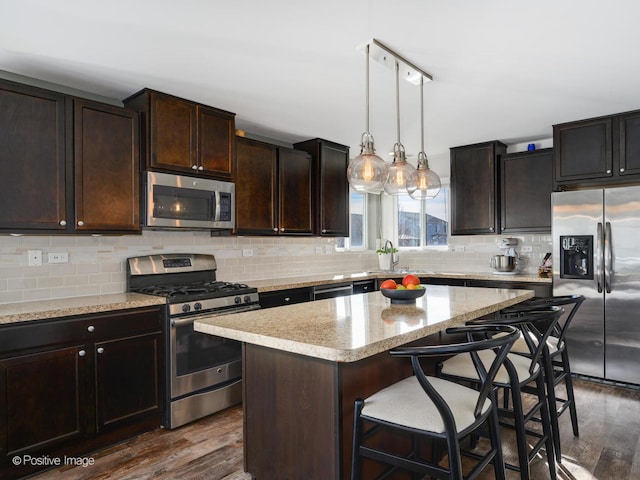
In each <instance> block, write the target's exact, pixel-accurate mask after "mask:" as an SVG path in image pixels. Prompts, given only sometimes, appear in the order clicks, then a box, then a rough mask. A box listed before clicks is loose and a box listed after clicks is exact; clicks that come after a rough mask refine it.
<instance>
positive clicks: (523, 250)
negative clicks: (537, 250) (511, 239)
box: [520, 245, 533, 253]
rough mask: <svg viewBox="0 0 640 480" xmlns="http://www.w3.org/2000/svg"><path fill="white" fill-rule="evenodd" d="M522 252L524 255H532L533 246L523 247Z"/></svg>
mask: <svg viewBox="0 0 640 480" xmlns="http://www.w3.org/2000/svg"><path fill="white" fill-rule="evenodd" d="M520 251H521V252H522V253H531V252H533V247H532V246H531V245H523V246H522V248H521V249H520Z"/></svg>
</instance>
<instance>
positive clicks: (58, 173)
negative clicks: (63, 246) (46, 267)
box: [0, 81, 67, 232]
mask: <svg viewBox="0 0 640 480" xmlns="http://www.w3.org/2000/svg"><path fill="white" fill-rule="evenodd" d="M65 155H66V150H65V96H64V95H63V94H59V93H54V92H49V91H47V90H41V89H37V88H33V87H28V86H24V85H18V84H15V83H11V82H5V81H0V165H2V175H1V176H0V204H1V205H3V207H2V208H0V228H1V229H2V230H5V231H6V230H11V231H15V232H21V231H23V230H37V229H42V230H66V223H67V221H66V220H67V211H66V210H67V207H66V205H67V204H66V202H67V200H66V190H65V181H66V173H67V165H66V156H65ZM62 222H64V224H62Z"/></svg>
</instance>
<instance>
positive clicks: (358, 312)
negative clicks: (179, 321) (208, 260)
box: [194, 285, 533, 362]
mask: <svg viewBox="0 0 640 480" xmlns="http://www.w3.org/2000/svg"><path fill="white" fill-rule="evenodd" d="M425 289H426V294H425V295H424V296H423V297H421V298H419V299H417V300H416V303H415V305H414V304H411V305H397V304H391V302H390V300H389V299H387V298H385V297H384V296H383V295H382V294H381V293H380V292H371V293H364V294H358V295H351V296H346V297H338V298H331V299H326V300H318V301H315V302H311V303H299V304H295V305H287V306H283V307H275V308H269V309H264V310H254V311H249V312H244V313H237V314H232V315H224V316H217V317H216V316H211V315H203V316H201V317H198V318H196V319H195V320H196V321H195V323H194V329H195V330H196V331H199V332H203V333H208V334H211V335H217V336H220V337H226V338H230V339H234V340H239V341H241V342H247V343H251V344H255V345H261V346H264V347H269V348H274V349H278V350H283V351H287V352H292V353H297V354H301V355H306V356H310V357H315V358H321V359H325V360H330V361H335V362H355V361H357V360H361V359H363V358H366V357H369V356H372V355H375V354H377V353H381V352H385V351H387V350H390V349H392V348H395V347H397V346H400V345H403V344H406V343H409V342H412V341H415V340H418V339H421V338H424V337H426V336H428V335H430V334H432V333H436V332H438V331H440V330H443V329H445V328H447V327H450V326H453V325H460V324H464V323H465V322H466V321H467V320H471V319H473V318H478V317H480V316H483V315H486V314H489V313H492V312H495V311H497V310H500V309H501V308H505V307H507V306H511V305H514V304H516V303H519V302H521V301H523V300H526V299H527V298H531V297H532V296H533V291H532V290H510V289H491V288H473V287H448V286H440V285H426V286H425Z"/></svg>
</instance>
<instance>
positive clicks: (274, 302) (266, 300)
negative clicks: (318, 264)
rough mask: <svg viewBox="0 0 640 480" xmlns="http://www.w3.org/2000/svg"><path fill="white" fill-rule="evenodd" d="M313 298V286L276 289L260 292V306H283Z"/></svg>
mask: <svg viewBox="0 0 640 480" xmlns="http://www.w3.org/2000/svg"><path fill="white" fill-rule="evenodd" d="M311 300H312V292H311V287H301V288H287V289H285V290H274V291H272V292H264V293H260V308H271V307H281V306H283V305H293V304H294V303H303V302H310V301H311Z"/></svg>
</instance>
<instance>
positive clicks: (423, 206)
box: [397, 187, 449, 247]
mask: <svg viewBox="0 0 640 480" xmlns="http://www.w3.org/2000/svg"><path fill="white" fill-rule="evenodd" d="M448 195H449V189H448V188H444V187H443V188H442V189H441V190H440V193H439V194H438V196H437V197H436V198H431V199H429V200H422V201H419V200H414V199H412V198H411V197H410V196H409V195H399V196H398V197H397V214H398V215H397V218H398V225H397V227H398V246H400V247H432V246H446V245H447V233H448V231H449V222H448V221H447V207H448Z"/></svg>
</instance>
